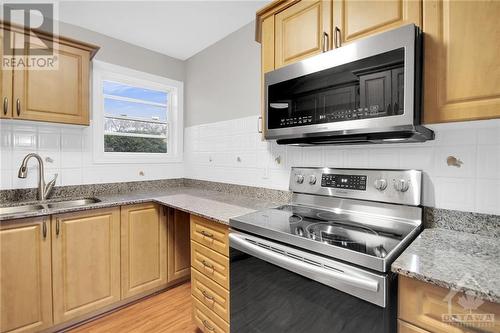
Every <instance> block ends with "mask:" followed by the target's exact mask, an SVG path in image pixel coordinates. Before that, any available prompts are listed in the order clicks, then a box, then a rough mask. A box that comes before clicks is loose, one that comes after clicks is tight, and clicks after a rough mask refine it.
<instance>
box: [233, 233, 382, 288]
mask: <svg viewBox="0 0 500 333" xmlns="http://www.w3.org/2000/svg"><path fill="white" fill-rule="evenodd" d="M229 240H230V245H231V247H234V248H236V249H237V250H240V251H242V252H244V253H247V254H250V255H252V256H254V257H257V258H259V259H262V260H264V261H267V262H270V263H272V264H275V265H278V266H280V267H283V268H285V269H288V270H291V271H292V272H296V273H298V274H301V273H308V275H314V276H316V277H317V278H318V280H325V278H327V279H333V280H336V281H339V282H342V283H345V284H348V285H350V286H352V287H356V288H360V289H364V290H368V291H371V292H377V291H378V289H379V282H378V281H376V280H373V279H369V278H366V277H359V276H353V275H348V274H346V273H344V272H341V271H338V272H337V271H334V270H330V269H325V268H323V267H319V266H315V265H312V264H308V263H306V262H304V261H301V260H297V259H294V258H292V257H289V256H287V255H284V254H280V253H277V252H274V251H272V250H268V249H265V248H263V247H260V246H258V245H255V244H252V243H250V242H248V241H247V240H245V239H244V238H243V237H241V236H238V235H236V234H234V233H230V234H229ZM301 275H302V274H301Z"/></svg>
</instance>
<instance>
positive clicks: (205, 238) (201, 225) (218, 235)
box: [191, 216, 229, 257]
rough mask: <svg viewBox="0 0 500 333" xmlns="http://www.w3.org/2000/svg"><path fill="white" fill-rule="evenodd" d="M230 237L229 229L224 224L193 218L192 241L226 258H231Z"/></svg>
mask: <svg viewBox="0 0 500 333" xmlns="http://www.w3.org/2000/svg"><path fill="white" fill-rule="evenodd" d="M228 235H229V229H228V228H227V226H225V225H223V224H220V223H215V222H213V221H209V220H207V219H204V218H201V217H198V216H192V217H191V239H192V240H194V241H196V242H197V243H199V244H201V245H204V246H206V247H208V248H209V249H211V250H214V251H215V252H218V253H220V254H222V255H223V256H226V257H228V256H229V243H228V241H227V239H228Z"/></svg>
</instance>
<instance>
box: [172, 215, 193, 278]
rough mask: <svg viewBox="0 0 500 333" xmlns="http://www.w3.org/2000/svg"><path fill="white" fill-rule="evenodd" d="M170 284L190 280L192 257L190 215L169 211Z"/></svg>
mask: <svg viewBox="0 0 500 333" xmlns="http://www.w3.org/2000/svg"><path fill="white" fill-rule="evenodd" d="M167 264H168V282H169V283H173V282H178V281H182V280H183V279H186V278H189V275H190V271H191V256H190V242H189V214H188V213H186V212H182V211H180V210H177V209H171V208H170V209H168V260H167Z"/></svg>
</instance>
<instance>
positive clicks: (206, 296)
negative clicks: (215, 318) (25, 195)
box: [201, 290, 214, 302]
mask: <svg viewBox="0 0 500 333" xmlns="http://www.w3.org/2000/svg"><path fill="white" fill-rule="evenodd" d="M201 293H202V294H203V297H205V298H206V299H208V300H209V301H212V302H213V301H214V297H213V296H210V295H209V294H208V293H207V292H206V291H205V290H202V291H201Z"/></svg>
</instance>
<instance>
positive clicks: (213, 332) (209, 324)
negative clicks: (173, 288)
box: [191, 297, 229, 333]
mask: <svg viewBox="0 0 500 333" xmlns="http://www.w3.org/2000/svg"><path fill="white" fill-rule="evenodd" d="M191 299H192V301H193V319H194V322H195V323H196V325H197V326H198V327H199V328H200V329H201V330H202V331H203V332H206V333H229V325H228V324H227V323H226V322H225V321H224V320H222V319H220V318H219V317H218V316H217V315H216V314H215V313H213V312H212V311H211V310H210V309H209V308H207V307H206V306H205V305H203V304H202V303H201V302H200V301H199V300H198V299H197V298H196V297H191Z"/></svg>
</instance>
